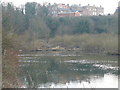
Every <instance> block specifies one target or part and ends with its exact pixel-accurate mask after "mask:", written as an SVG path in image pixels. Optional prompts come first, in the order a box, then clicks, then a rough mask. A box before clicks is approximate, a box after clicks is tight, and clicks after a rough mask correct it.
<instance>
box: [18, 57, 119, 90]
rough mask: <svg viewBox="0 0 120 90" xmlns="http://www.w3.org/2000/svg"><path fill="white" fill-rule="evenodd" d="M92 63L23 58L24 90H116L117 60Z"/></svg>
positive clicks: (65, 58) (62, 58)
mask: <svg viewBox="0 0 120 90" xmlns="http://www.w3.org/2000/svg"><path fill="white" fill-rule="evenodd" d="M92 59H93V58H92ZM92 59H90V60H87V59H85V58H83V57H82V58H81V57H80V56H71V57H69V56H66V57H57V56H40V57H36V56H34V55H32V56H30V55H29V56H24V57H21V58H20V60H19V62H20V67H21V68H22V70H23V74H21V79H22V81H23V82H24V85H25V86H26V87H43V88H44V87H45V88H53V87H54V88H66V87H68V88H92V87H97V88H99V87H100V88H102V87H104V88H105V87H106V88H110V87H112V88H117V83H118V82H117V81H118V80H117V79H118V78H117V70H118V67H117V60H113V58H112V60H109V59H108V60H92ZM109 80H111V81H109ZM113 82H114V84H113ZM101 83H102V84H101Z"/></svg>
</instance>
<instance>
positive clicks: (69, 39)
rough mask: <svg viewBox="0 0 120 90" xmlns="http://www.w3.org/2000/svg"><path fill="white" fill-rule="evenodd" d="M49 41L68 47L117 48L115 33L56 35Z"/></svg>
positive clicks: (108, 49) (110, 49)
mask: <svg viewBox="0 0 120 90" xmlns="http://www.w3.org/2000/svg"><path fill="white" fill-rule="evenodd" d="M50 43H54V44H56V45H61V46H63V47H64V46H65V47H66V48H69V47H79V48H82V49H98V50H107V51H117V50H118V35H117V34H106V33H104V34H81V35H71V36H70V35H64V36H56V37H55V38H52V39H51V40H50Z"/></svg>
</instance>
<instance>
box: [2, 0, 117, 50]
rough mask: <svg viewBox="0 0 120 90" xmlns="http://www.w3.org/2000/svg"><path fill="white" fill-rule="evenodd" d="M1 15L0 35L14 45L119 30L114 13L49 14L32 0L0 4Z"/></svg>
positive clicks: (43, 43) (37, 45)
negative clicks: (24, 2) (22, 3)
mask: <svg viewBox="0 0 120 90" xmlns="http://www.w3.org/2000/svg"><path fill="white" fill-rule="evenodd" d="M2 15H3V16H2V17H3V18H2V19H3V21H2V26H3V39H4V38H5V39H6V37H8V38H9V39H13V40H12V41H14V43H15V44H14V43H13V42H12V43H11V44H12V45H13V44H14V45H13V46H14V47H15V48H16V49H18V48H19V49H20V48H27V49H30V48H40V47H42V46H50V43H51V42H50V41H52V39H56V40H57V36H66V35H67V36H74V35H78V36H80V35H81V34H103V33H106V34H112V35H113V34H116V35H117V33H118V24H117V23H118V20H117V16H114V15H109V16H80V17H52V16H50V15H49V7H48V6H44V5H40V4H38V3H35V2H32V3H29V2H28V3H26V4H25V5H24V6H22V7H19V8H17V7H15V6H14V5H13V4H12V3H8V4H2ZM4 34H7V35H4ZM9 39H8V41H10V40H9ZM71 42H72V41H71ZM4 43H6V40H5V41H4ZM4 43H3V44H4ZM52 45H53V43H52ZM4 46H5V45H3V47H4ZM9 46H10V45H9ZM33 46H34V47H33ZM53 46H55V45H53ZM68 46H69V45H68ZM78 46H80V45H78Z"/></svg>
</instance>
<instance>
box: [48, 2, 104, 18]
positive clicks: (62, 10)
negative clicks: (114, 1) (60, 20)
mask: <svg viewBox="0 0 120 90" xmlns="http://www.w3.org/2000/svg"><path fill="white" fill-rule="evenodd" d="M48 9H49V15H51V16H60V17H62V16H99V15H104V8H103V7H102V6H100V7H96V6H95V5H93V6H90V5H89V4H88V5H87V6H81V4H79V5H75V4H74V5H71V6H70V5H69V4H67V5H65V4H56V3H55V4H53V5H50V6H49V7H48Z"/></svg>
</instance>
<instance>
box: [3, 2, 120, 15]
mask: <svg viewBox="0 0 120 90" xmlns="http://www.w3.org/2000/svg"><path fill="white" fill-rule="evenodd" d="M2 2H12V3H13V4H14V5H15V6H19V5H21V4H25V3H26V2H38V3H41V4H42V3H44V2H50V3H65V4H81V6H84V5H88V4H90V5H96V6H100V5H101V6H102V7H104V13H105V14H108V13H110V14H113V13H114V12H115V10H116V8H117V7H118V2H119V0H2Z"/></svg>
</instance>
